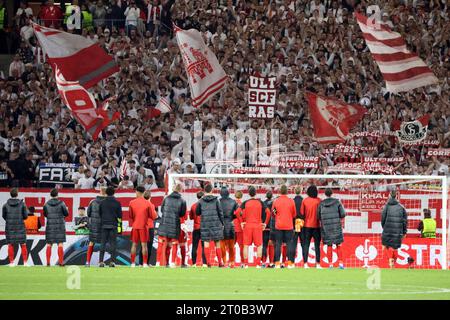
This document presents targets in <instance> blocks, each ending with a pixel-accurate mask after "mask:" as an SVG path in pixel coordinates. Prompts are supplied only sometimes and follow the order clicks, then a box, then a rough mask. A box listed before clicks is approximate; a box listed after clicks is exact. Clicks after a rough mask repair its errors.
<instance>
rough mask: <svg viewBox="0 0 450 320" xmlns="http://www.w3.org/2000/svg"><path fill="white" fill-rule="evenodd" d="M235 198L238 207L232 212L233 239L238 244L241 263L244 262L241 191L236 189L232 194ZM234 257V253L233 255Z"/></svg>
mask: <svg viewBox="0 0 450 320" xmlns="http://www.w3.org/2000/svg"><path fill="white" fill-rule="evenodd" d="M234 197H235V200H236V202H237V204H238V209H237V210H236V212H235V213H234V214H235V216H236V219H234V220H233V223H234V239H235V243H237V244H238V245H239V257H240V259H241V265H243V264H244V233H243V232H242V216H241V211H242V210H241V204H242V191H236V193H235V194H234ZM235 257H236V255H235Z"/></svg>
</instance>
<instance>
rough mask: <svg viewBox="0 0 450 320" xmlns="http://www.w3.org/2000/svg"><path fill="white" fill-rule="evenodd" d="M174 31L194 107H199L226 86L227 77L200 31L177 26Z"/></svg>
mask: <svg viewBox="0 0 450 320" xmlns="http://www.w3.org/2000/svg"><path fill="white" fill-rule="evenodd" d="M174 31H175V34H176V36H177V42H178V47H179V48H180V52H181V56H182V57H183V62H184V67H185V69H186V73H187V75H188V78H189V86H190V88H191V98H192V105H193V106H194V107H199V106H201V105H202V104H203V103H205V102H206V101H208V99H209V98H211V97H212V96H213V95H214V94H216V93H217V92H219V91H220V89H222V88H223V87H224V86H225V83H226V81H227V75H226V73H225V71H224V70H223V68H222V66H221V65H220V63H219V61H218V60H217V58H216V56H215V55H214V53H213V52H212V51H211V50H210V49H209V48H208V47H207V46H206V44H205V42H204V41H203V38H202V35H201V33H200V32H199V31H197V30H195V29H189V30H182V29H180V28H178V27H176V26H174Z"/></svg>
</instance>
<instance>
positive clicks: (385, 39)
mask: <svg viewBox="0 0 450 320" xmlns="http://www.w3.org/2000/svg"><path fill="white" fill-rule="evenodd" d="M355 15H356V19H357V21H358V24H359V27H360V28H361V31H362V33H363V35H364V38H365V39H366V43H367V46H368V47H369V50H370V52H371V53H372V56H373V58H374V60H375V61H376V62H377V64H378V67H379V68H380V71H381V73H382V74H383V78H384V81H385V82H386V89H387V90H388V91H389V92H393V93H397V92H402V91H409V90H412V89H415V88H419V87H422V86H427V85H432V84H435V83H437V82H438V79H437V78H436V77H435V76H434V74H433V72H432V71H431V69H430V68H429V67H428V66H427V65H426V64H425V62H423V61H422V59H420V58H419V57H418V56H417V54H415V53H412V52H410V51H409V50H408V49H407V48H406V43H405V40H403V38H402V36H401V35H400V34H399V33H397V32H394V31H392V30H391V29H390V28H389V27H388V26H387V25H385V24H381V23H380V22H378V21H375V19H372V18H368V17H366V16H364V15H362V14H360V13H355Z"/></svg>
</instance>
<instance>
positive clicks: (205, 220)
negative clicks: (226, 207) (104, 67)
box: [195, 184, 224, 267]
mask: <svg viewBox="0 0 450 320" xmlns="http://www.w3.org/2000/svg"><path fill="white" fill-rule="evenodd" d="M195 211H196V213H197V215H199V216H202V220H201V223H200V232H201V237H202V241H204V242H205V256H206V263H207V265H208V267H211V265H212V262H213V257H214V256H217V260H218V261H219V267H223V261H222V250H221V249H220V240H222V239H223V231H224V230H223V229H224V217H223V211H222V207H221V205H220V202H219V200H218V199H217V197H216V196H214V195H213V186H212V185H211V184H208V185H206V186H205V195H204V196H203V197H202V198H201V199H200V201H199V202H198V204H197V208H196V209H195ZM211 241H214V244H215V248H216V252H215V255H214V253H213V254H211V248H210V242H211Z"/></svg>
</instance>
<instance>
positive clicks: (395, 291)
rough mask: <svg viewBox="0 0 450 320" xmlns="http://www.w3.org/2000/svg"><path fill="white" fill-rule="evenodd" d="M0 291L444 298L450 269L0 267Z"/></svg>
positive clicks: (2, 294)
mask: <svg viewBox="0 0 450 320" xmlns="http://www.w3.org/2000/svg"><path fill="white" fill-rule="evenodd" d="M0 274H1V277H0V299H1V300H4V299H13V300H17V299H75V300H78V299H87V300H93V299H107V300H113V299H132V300H135V299H171V300H174V299H175V300H178V299H180V300H181V299H185V300H190V299H196V300H197V299H200V300H201V299H212V300H223V299H247V300H248V299H254V300H262V299H270V300H277V299H300V300H305V299H355V300H359V299H420V300H424V299H450V271H443V270H413V269H395V270H389V269H369V270H366V269H345V270H339V269H323V270H317V269H307V270H304V269H289V270H288V269H255V268H249V269H240V268H235V269H225V268H224V269H219V268H196V269H193V268H188V269H169V268H149V269H143V268H134V269H131V268H127V267H116V268H114V269H112V268H102V269H100V268H97V267H91V268H85V267H77V266H72V267H65V268H61V267H51V268H48V267H33V268H25V267H15V268H7V267H2V268H1V270H0Z"/></svg>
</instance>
